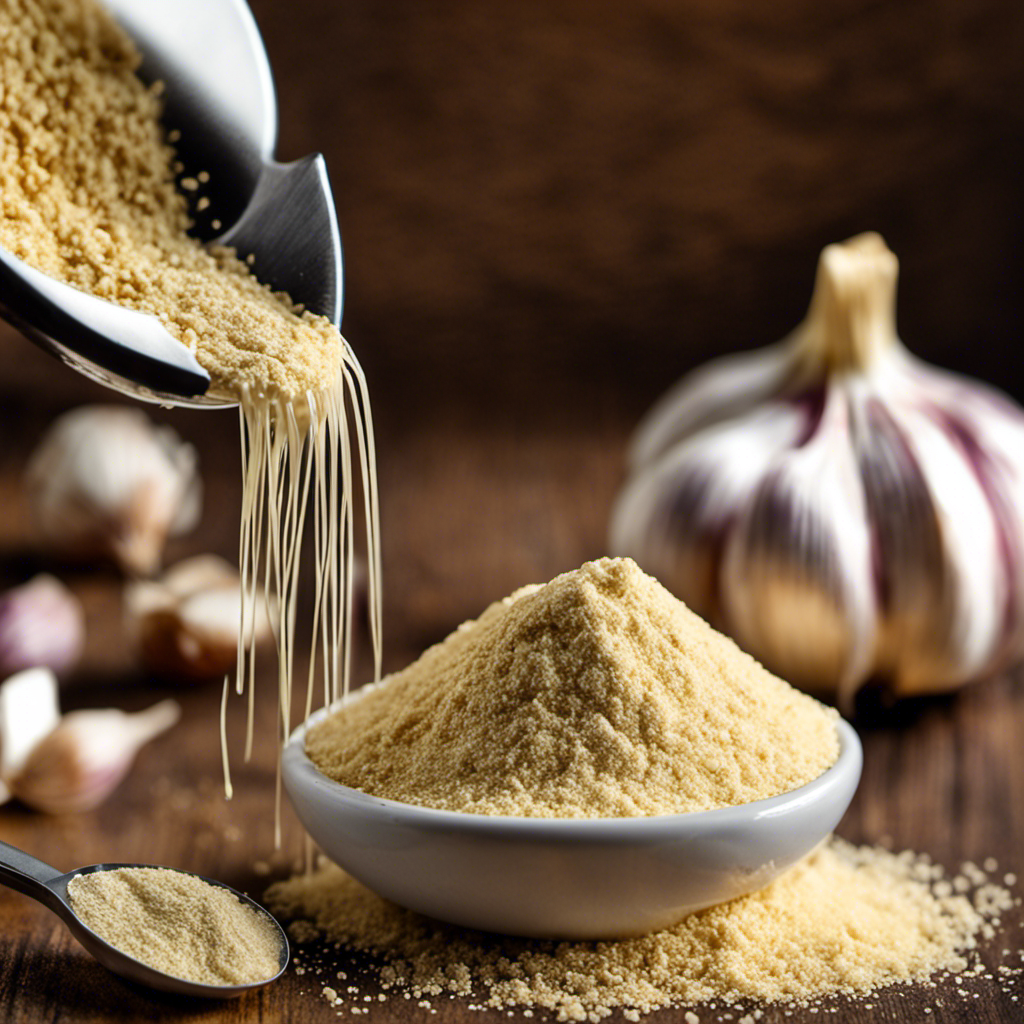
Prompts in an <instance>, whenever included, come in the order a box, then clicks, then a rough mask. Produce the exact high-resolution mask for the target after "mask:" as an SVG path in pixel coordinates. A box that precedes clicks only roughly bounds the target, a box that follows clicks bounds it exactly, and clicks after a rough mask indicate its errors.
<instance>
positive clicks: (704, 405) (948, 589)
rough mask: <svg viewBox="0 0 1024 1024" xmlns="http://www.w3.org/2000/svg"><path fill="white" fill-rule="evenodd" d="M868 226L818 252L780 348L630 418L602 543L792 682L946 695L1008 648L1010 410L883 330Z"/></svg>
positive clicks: (1018, 643) (893, 266) (1016, 635)
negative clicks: (634, 425) (624, 460)
mask: <svg viewBox="0 0 1024 1024" xmlns="http://www.w3.org/2000/svg"><path fill="white" fill-rule="evenodd" d="M897 272H898V263H897V260H896V257H895V256H894V255H893V253H892V252H890V251H889V249H888V248H887V246H886V244H885V242H884V241H883V240H882V238H881V237H880V236H879V235H877V234H864V235H859V236H857V237H856V238H852V239H850V240H849V241H847V242H844V243H842V244H838V245H830V246H828V247H827V248H826V249H825V250H824V251H823V252H822V254H821V259H820V262H819V264H818V274H817V280H816V283H815V288H814V295H813V297H812V300H811V306H810V310H809V312H808V314H807V317H806V319H805V320H804V321H803V322H802V323H801V324H800V325H799V326H798V327H797V328H796V330H794V331H793V332H792V334H790V335H789V336H788V337H787V338H786V339H785V340H783V341H782V342H779V343H778V344H776V345H773V346H771V347H768V348H765V349H761V350H759V351H756V352H753V353H744V354H740V355H734V356H729V357H726V358H724V359H720V360H716V361H715V362H712V363H710V364H708V365H707V366H704V367H702V368H700V369H698V370H696V371H695V372H693V373H692V374H690V375H689V376H687V377H685V378H684V379H683V380H682V381H680V382H679V383H678V384H677V385H676V386H675V387H674V388H673V389H672V390H671V391H669V393H668V394H667V395H665V396H664V397H663V398H662V399H661V401H660V402H659V403H658V404H657V405H656V406H655V407H654V408H653V409H652V410H651V412H650V413H649V414H648V416H647V417H646V419H645V420H644V422H643V423H641V425H640V427H639V429H638V431H637V434H636V436H635V439H634V442H633V445H632V451H631V472H630V477H629V479H628V481H627V483H626V485H625V487H624V489H623V492H622V494H621V495H620V497H619V499H618V501H617V504H616V506H615V509H614V512H613V516H612V523H611V549H612V552H613V553H615V554H622V555H630V556H632V557H633V558H634V559H635V560H636V561H637V562H638V563H639V564H640V565H641V566H642V567H643V568H644V569H646V570H647V571H648V572H650V573H652V574H654V575H655V576H657V577H659V578H660V579H661V581H662V582H663V583H664V584H665V585H666V586H668V587H669V588H670V589H672V590H673V591H674V592H675V593H676V594H677V595H678V596H679V597H680V598H682V599H683V600H684V601H685V602H686V603H687V604H689V605H690V606H691V607H692V608H693V609H694V610H695V611H696V612H698V613H699V614H701V615H703V616H704V617H705V618H707V619H708V620H709V621H711V622H712V623H713V624H714V625H716V626H717V627H718V628H720V629H722V630H724V631H725V632H727V633H730V634H731V635H732V636H734V637H735V638H736V640H737V641H738V642H739V643H740V644H741V645H742V646H743V647H745V648H746V649H747V650H748V651H750V652H751V653H752V654H753V655H754V656H755V657H758V658H759V659H761V660H762V661H763V662H764V663H765V665H766V666H768V667H769V668H770V669H772V670H773V671H775V672H777V673H778V674H779V675H782V676H784V677H785V678H787V679H789V680H790V681H792V682H793V683H796V684H798V685H801V686H803V687H804V688H806V689H808V690H811V691H813V692H817V693H819V694H825V695H832V696H834V697H835V698H837V700H838V701H839V703H840V704H841V705H844V706H847V707H849V705H850V703H851V701H852V698H853V696H854V695H855V693H856V691H857V690H858V689H859V688H860V687H861V686H862V685H863V684H864V683H865V682H866V681H868V680H878V681H881V682H884V683H886V684H887V685H888V686H890V687H891V688H892V690H893V692H894V693H895V694H896V695H909V694H920V693H933V692H939V691H944V690H951V689H954V688H956V687H959V686H961V685H963V684H964V683H967V682H969V681H971V680H974V679H976V678H979V677H982V676H986V675H989V674H991V673H993V672H994V671H996V670H998V669H999V668H1000V667H1002V666H1004V665H1006V664H1008V663H1010V662H1011V661H1013V660H1015V659H1017V658H1019V657H1020V656H1021V654H1022V653H1024V410H1021V409H1020V408H1019V407H1018V406H1017V405H1015V404H1014V403H1013V402H1012V401H1011V400H1010V399H1008V398H1007V397H1006V396H1005V395H1003V394H1001V393H999V392H997V391H995V390H993V389H991V388H989V387H986V386H984V385H982V384H979V383H978V382H976V381H973V380H970V379H967V378H964V377H961V376H957V375H955V374H952V373H949V372H945V371H942V370H939V369H936V368H934V367H931V366H928V365H926V364H925V363H923V362H921V361H920V360H919V359H916V358H915V357H914V356H912V355H911V354H910V353H909V352H908V351H907V350H906V349H905V348H904V346H903V344H902V343H901V342H900V340H899V338H898V337H897V335H896V321H895V298H896V278H897Z"/></svg>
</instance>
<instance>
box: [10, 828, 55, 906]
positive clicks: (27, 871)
mask: <svg viewBox="0 0 1024 1024" xmlns="http://www.w3.org/2000/svg"><path fill="white" fill-rule="evenodd" d="M61 874H62V872H60V871H58V870H57V869H56V868H52V867H50V865H49V864H44V863H43V861H41V860H37V859H36V858H35V857H31V856H29V854H27V853H25V851H24V850H19V849H18V848H17V847H16V846H11V845H10V843H5V842H2V841H0V882H2V883H3V884H4V885H8V886H10V887H11V888H12V889H16V890H17V891H18V892H20V893H23V894H24V895H25V896H31V897H32V899H34V900H39V901H40V902H41V903H45V904H46V905H47V906H48V907H52V906H53V904H54V901H55V899H57V897H56V896H55V894H54V892H53V890H52V889H50V888H49V886H48V884H47V883H49V882H52V881H53V880H54V879H55V878H60V877H61Z"/></svg>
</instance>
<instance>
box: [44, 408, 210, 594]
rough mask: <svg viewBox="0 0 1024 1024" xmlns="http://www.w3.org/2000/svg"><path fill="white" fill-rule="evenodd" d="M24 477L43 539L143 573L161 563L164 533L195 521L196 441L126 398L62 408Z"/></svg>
mask: <svg viewBox="0 0 1024 1024" xmlns="http://www.w3.org/2000/svg"><path fill="white" fill-rule="evenodd" d="M27 483H28V488H29V495H30V500H31V507H32V513H33V517H34V520H35V525H36V527H37V529H38V531H39V533H40V536H41V537H42V539H43V540H44V542H46V543H47V544H49V545H51V546H52V547H54V548H55V549H57V550H60V551H62V552H70V553H75V554H78V555H82V556H86V557H96V556H99V557H109V558H113V559H114V560H115V561H116V562H117V563H118V564H119V565H120V566H121V567H122V568H123V569H124V570H125V571H126V572H130V573H135V574H140V575H146V574H149V573H151V572H153V571H154V570H155V569H157V568H158V567H159V564H160V561H161V558H162V554H163V547H164V543H165V541H166V539H167V537H168V536H170V535H173V534H178V533H183V532H185V531H186V530H189V529H191V528H192V527H193V526H194V525H195V524H196V522H197V521H198V518H199V512H200V508H201V485H200V481H199V476H198V472H197V468H196V456H195V451H194V449H193V448H192V446H191V445H188V444H185V443H184V442H182V441H181V439H180V438H179V437H178V435H177V434H176V433H175V432H174V431H173V430H172V429H171V428H169V427H165V426H157V425H156V424H154V423H153V422H152V421H151V420H150V419H149V418H148V417H147V416H146V415H145V414H144V413H143V412H141V411H140V410H138V409H133V408H130V407H127V406H102V405H98V406H83V407H81V408H79V409H74V410H72V411H71V412H69V413H66V414H65V415H63V416H61V417H60V418H59V419H58V420H57V421H56V423H54V424H53V426H52V427H51V428H50V430H49V432H48V433H47V434H46V436H45V437H44V438H43V440H42V442H41V443H40V445H39V446H38V448H37V449H36V451H35V452H34V454H33V456H32V458H31V460H30V462H29V465H28V469H27Z"/></svg>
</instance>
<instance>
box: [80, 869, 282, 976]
mask: <svg viewBox="0 0 1024 1024" xmlns="http://www.w3.org/2000/svg"><path fill="white" fill-rule="evenodd" d="M68 898H69V899H70V901H71V909H72V910H74V912H75V914H76V915H77V916H78V918H79V919H80V920H81V921H82V922H83V923H84V924H85V925H87V926H88V927H89V928H90V929H92V931H94V932H95V933H96V934H97V935H99V936H100V938H101V939H104V940H105V941H106V942H109V943H110V945H112V946H113V947H114V948H115V949H119V950H120V951H121V952H122V953H127V954H128V955H129V956H131V957H134V958H135V959H136V960H139V961H141V962H142V963H144V964H148V965H149V966H150V967H154V968H156V969H157V970H158V971H162V972H163V973H164V974H170V975H171V976H173V977H175V978H184V979H185V980H187V981H195V982H199V983H200V984H203V985H251V984H255V983H257V982H260V981H267V980H268V979H270V978H272V977H274V975H275V974H277V973H278V971H279V970H280V961H281V938H280V933H279V932H278V930H277V927H276V925H275V924H274V922H273V921H272V920H271V919H270V917H269V916H268V915H266V914H264V913H261V912H260V911H258V910H255V909H253V907H251V906H249V905H248V904H246V903H243V902H242V901H241V900H239V899H238V897H237V896H235V895H234V893H232V892H230V891H229V890H228V889H225V888H222V887H221V886H219V885H212V884H211V883H209V882H207V881H205V880H204V879H202V878H199V877H197V876H196V875H189V874H186V873H185V872H184V871H174V870H172V869H171V868H115V869H113V870H110V871H94V872H92V873H90V874H86V875H75V877H74V878H72V879H71V881H70V882H69V883H68Z"/></svg>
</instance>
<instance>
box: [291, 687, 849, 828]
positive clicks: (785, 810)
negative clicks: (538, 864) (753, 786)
mask: <svg viewBox="0 0 1024 1024" xmlns="http://www.w3.org/2000/svg"><path fill="white" fill-rule="evenodd" d="M377 685H380V684H377ZM363 689H364V688H363V687H360V689H359V690H356V691H354V693H351V694H349V695H348V696H347V697H343V698H342V699H341V700H339V701H336V702H335V703H334V704H331V705H329V706H328V707H324V708H321V709H320V710H319V711H315V712H313V714H312V715H310V716H309V718H307V719H306V721H305V722H303V723H302V724H301V725H299V726H298V727H297V728H295V729H294V730H293V731H292V733H291V735H290V736H289V737H288V742H287V743H286V744H285V747H284V750H283V753H282V759H283V760H284V759H289V760H290V759H291V758H294V759H295V760H296V761H297V765H296V767H297V770H298V771H300V772H303V773H306V774H311V776H312V778H313V781H314V783H315V784H316V785H318V786H322V787H324V788H326V789H327V791H328V792H330V793H331V794H332V795H333V796H334V798H335V799H341V800H344V801H345V802H347V803H351V804H353V805H354V809H358V810H360V811H362V812H364V813H365V812H367V811H370V810H371V809H376V810H378V811H384V812H391V813H392V814H395V815H401V816H402V818H403V823H406V824H409V825H419V826H423V827H430V828H438V829H444V828H449V829H459V830H461V831H463V832H465V831H469V832H481V833H487V834H490V835H498V834H501V833H505V832H515V833H516V835H517V836H520V837H522V836H523V835H524V833H525V834H527V835H529V834H530V833H537V834H544V835H558V834H561V833H565V834H566V837H568V833H571V834H572V835H573V836H576V837H578V838H581V833H586V834H588V836H589V837H590V838H597V836H598V835H601V836H602V838H605V839H608V838H619V837H621V838H622V839H623V840H624V841H636V840H637V839H638V838H642V835H641V836H638V835H637V834H636V833H641V834H642V833H645V832H646V833H650V832H654V831H663V830H665V829H671V830H675V831H682V830H689V829H690V828H692V829H693V830H694V831H698V830H703V829H723V830H724V829H728V828H730V827H732V826H739V825H749V824H750V823H751V822H752V821H758V820H761V819H763V818H774V817H780V816H783V815H789V814H793V813H796V812H798V811H800V810H803V809H805V808H807V807H809V806H812V805H816V804H820V803H823V802H825V801H827V800H828V799H829V798H830V796H832V795H833V794H834V792H835V791H836V790H842V789H843V788H845V786H846V784H847V783H848V781H849V779H850V778H851V777H852V778H853V784H852V786H851V787H850V795H849V798H848V799H847V801H846V806H849V802H850V800H852V798H853V794H854V793H855V792H856V790H857V786H858V784H859V782H860V773H861V767H862V765H863V757H864V755H863V750H862V747H861V743H860V737H859V736H858V735H857V732H856V730H855V729H854V728H853V726H852V725H850V723H849V722H847V721H846V719H844V718H837V719H836V720H835V726H836V732H837V733H838V735H839V756H838V757H837V758H836V760H835V761H834V762H833V763H832V764H831V765H830V766H829V767H828V768H826V769H825V771H824V772H822V773H821V775H819V776H818V777H817V778H816V779H812V780H811V781H810V782H807V783H805V784H804V785H803V786H800V787H798V788H797V789H792V790H790V791H789V792H788V793H780V794H779V795H778V796H772V797H767V798H765V799H764V800H754V801H751V802H750V803H746V804H736V805H734V806H732V807H719V808H715V809H714V810H710V811H685V812H681V813H679V814H652V815H643V816H639V815H638V816H635V817H621V818H532V817H515V816H512V815H498V814H493V815H492V814H474V813H472V812H469V811H449V810H443V809H441V808H438V807H423V806H420V805H419V804H407V803H402V802H401V801H398V800H389V799H387V798H386V797H380V796H373V795H371V794H370V793H364V792H363V791H362V790H359V789H352V788H351V787H350V786H346V785H343V784H342V783H340V782H336V781H335V780H334V779H332V778H330V777H329V776H327V775H324V774H323V773H322V772H321V771H320V770H319V769H318V768H317V767H316V765H314V764H313V762H312V761H311V760H310V759H309V756H308V755H307V754H306V749H305V742H304V741H305V736H306V731H307V730H308V729H309V728H310V727H312V726H314V725H316V724H317V723H318V722H319V721H321V720H322V719H323V718H326V717H327V716H328V715H329V714H332V713H333V712H334V711H336V710H338V708H340V707H342V706H343V705H345V704H346V703H348V702H349V701H351V700H353V699H354V698H355V697H356V696H357V695H361V691H362V690H363ZM292 751H294V753H291V752H292ZM286 788H287V783H286ZM846 806H844V808H843V813H845V811H846ZM612 834H614V835H612Z"/></svg>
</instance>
